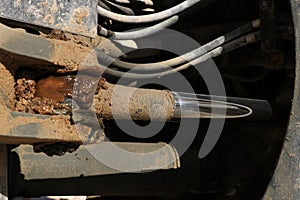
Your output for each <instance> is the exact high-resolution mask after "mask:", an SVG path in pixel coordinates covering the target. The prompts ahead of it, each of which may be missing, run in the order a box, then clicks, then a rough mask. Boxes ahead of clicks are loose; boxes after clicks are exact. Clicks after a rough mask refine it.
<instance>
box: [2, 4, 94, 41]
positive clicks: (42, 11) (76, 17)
mask: <svg viewBox="0 0 300 200" xmlns="http://www.w3.org/2000/svg"><path fill="white" fill-rule="evenodd" d="M97 2H98V1H97V0H85V1H82V0H72V1H69V0H34V1H32V0H0V17H2V18H6V19H11V20H15V21H19V22H25V23H29V24H34V25H38V26H43V27H48V28H52V29H58V30H64V31H67V32H71V33H76V34H80V35H85V36H90V37H94V36H96V34H97V24H98V22H97Z"/></svg>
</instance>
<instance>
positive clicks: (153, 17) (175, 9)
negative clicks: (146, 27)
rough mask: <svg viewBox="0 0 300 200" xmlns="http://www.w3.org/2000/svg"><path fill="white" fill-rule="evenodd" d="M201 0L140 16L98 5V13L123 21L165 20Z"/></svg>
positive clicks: (188, 1) (190, 0)
mask: <svg viewBox="0 0 300 200" xmlns="http://www.w3.org/2000/svg"><path fill="white" fill-rule="evenodd" d="M200 1H201V0H186V1H184V2H182V3H180V4H178V5H176V6H174V7H172V8H169V9H167V10H164V11H161V12H158V13H153V14H149V15H139V16H128V15H121V14H117V13H114V12H111V11H109V10H106V9H104V8H102V7H100V6H98V13H99V14H100V15H102V16H104V17H107V18H109V19H112V20H115V21H119V22H123V23H148V22H154V21H159V20H163V19H165V18H168V17H171V16H173V15H176V14H178V13H180V12H182V11H184V10H186V9H188V8H190V7H192V6H193V5H195V4H196V3H198V2H200Z"/></svg>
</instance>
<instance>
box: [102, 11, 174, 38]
mask: <svg viewBox="0 0 300 200" xmlns="http://www.w3.org/2000/svg"><path fill="white" fill-rule="evenodd" d="M178 19H179V18H178V16H173V17H171V18H169V19H167V20H165V21H163V22H161V23H158V24H155V25H153V26H150V27H147V28H144V29H140V30H136V31H130V32H114V31H110V30H107V29H105V28H104V27H100V34H101V35H103V36H105V37H110V38H111V39H115V40H131V39H138V38H142V37H146V36H149V35H152V34H155V33H157V32H159V31H161V29H164V28H167V27H170V26H171V25H173V24H175V23H176V22H177V21H178Z"/></svg>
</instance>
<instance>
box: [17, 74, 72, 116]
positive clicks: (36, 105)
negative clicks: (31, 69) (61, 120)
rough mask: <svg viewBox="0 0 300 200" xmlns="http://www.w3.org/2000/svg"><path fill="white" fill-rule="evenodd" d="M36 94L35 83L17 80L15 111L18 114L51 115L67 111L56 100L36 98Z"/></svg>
mask: <svg viewBox="0 0 300 200" xmlns="http://www.w3.org/2000/svg"><path fill="white" fill-rule="evenodd" d="M48 92H51V91H48ZM36 93H37V83H36V82H35V81H34V80H28V79H25V78H22V79H18V80H17V83H16V86H15V96H16V105H15V110H16V111H18V112H26V113H36V114H43V115H52V114H55V110H64V109H65V110H66V109H69V108H68V107H67V106H66V105H64V104H60V103H59V101H57V100H53V99H51V98H43V97H37V96H36Z"/></svg>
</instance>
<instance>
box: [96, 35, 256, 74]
mask: <svg viewBox="0 0 300 200" xmlns="http://www.w3.org/2000/svg"><path fill="white" fill-rule="evenodd" d="M258 40H260V31H258V32H255V33H250V34H248V35H245V36H243V37H240V38H238V39H236V40H233V41H231V42H229V43H227V44H225V45H223V46H221V47H218V48H216V49H214V50H212V51H210V52H208V53H206V54H204V55H202V56H200V57H198V58H196V59H194V60H192V61H191V62H188V63H185V64H183V65H181V66H179V67H176V68H171V69H169V68H167V70H166V71H163V72H158V73H151V74H142V73H132V72H121V71H117V70H114V69H111V68H107V67H105V66H106V65H107V64H108V63H110V62H109V60H105V59H103V58H105V57H107V55H106V54H104V53H103V52H102V51H98V60H99V62H100V64H99V65H98V67H100V68H101V70H102V71H104V74H107V75H110V76H114V77H118V78H121V77H122V78H124V79H135V80H137V79H151V78H160V77H163V76H166V75H171V74H174V73H178V72H179V71H182V70H184V69H187V68H189V67H191V66H195V65H197V64H200V63H203V62H205V61H207V60H208V59H210V58H212V57H217V56H219V55H221V54H223V53H227V52H229V51H233V50H235V49H237V48H241V47H243V46H245V45H248V44H251V43H254V42H257V41H258ZM107 62H108V63H107ZM102 64H104V65H102Z"/></svg>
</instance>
